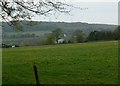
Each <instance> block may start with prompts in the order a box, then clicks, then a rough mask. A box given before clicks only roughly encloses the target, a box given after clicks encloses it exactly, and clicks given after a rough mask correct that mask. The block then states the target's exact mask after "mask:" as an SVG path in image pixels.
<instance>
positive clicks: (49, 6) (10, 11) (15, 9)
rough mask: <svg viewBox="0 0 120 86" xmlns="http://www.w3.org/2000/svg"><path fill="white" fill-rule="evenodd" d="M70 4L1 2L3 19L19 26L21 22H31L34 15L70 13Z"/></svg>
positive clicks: (35, 0)
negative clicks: (68, 7)
mask: <svg viewBox="0 0 120 86" xmlns="http://www.w3.org/2000/svg"><path fill="white" fill-rule="evenodd" d="M67 6H70V5H68V4H65V3H62V2H60V1H57V0H27V1H25V0H0V7H1V8H2V12H0V16H1V18H2V19H3V20H4V21H6V22H7V23H8V24H9V25H12V26H14V25H15V26H17V25H19V24H18V21H19V20H31V18H32V17H34V15H44V16H46V15H49V14H51V13H52V12H53V11H54V12H60V13H69V10H67V9H66V7H67Z"/></svg>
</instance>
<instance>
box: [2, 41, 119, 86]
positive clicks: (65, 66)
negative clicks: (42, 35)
mask: <svg viewBox="0 0 120 86" xmlns="http://www.w3.org/2000/svg"><path fill="white" fill-rule="evenodd" d="M2 54H3V58H2V59H3V62H2V63H3V65H2V66H3V70H2V71H3V75H2V78H3V84H34V83H35V77H34V72H33V65H34V64H35V65H36V66H37V68H38V75H39V79H40V83H41V84H117V83H118V42H117V41H109V42H93V43H80V44H67V45H64V44H62V45H47V46H31V47H18V48H8V49H3V52H2Z"/></svg>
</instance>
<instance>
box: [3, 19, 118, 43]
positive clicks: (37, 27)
mask: <svg viewBox="0 0 120 86" xmlns="http://www.w3.org/2000/svg"><path fill="white" fill-rule="evenodd" d="M21 22H22V23H23V25H22V26H23V28H22V29H23V31H16V30H15V29H13V28H12V27H11V26H9V25H8V24H7V23H6V22H3V23H2V25H3V28H2V33H3V41H8V40H14V36H13V35H21V34H32V35H36V36H39V37H41V38H42V37H43V36H44V35H45V34H47V33H50V32H51V31H52V30H54V29H56V28H61V29H62V30H63V32H64V33H65V34H67V35H71V34H72V33H73V32H74V31H75V30H78V29H79V30H83V31H84V32H85V33H86V34H89V33H90V32H91V31H94V30H99V31H100V30H111V31H113V30H115V29H116V28H117V26H116V25H107V24H88V23H82V22H71V23H68V22H41V21H33V22H32V23H29V22H28V21H21ZM26 23H29V25H26ZM12 37H13V38H12ZM21 39H24V36H21ZM17 40H18V39H17Z"/></svg>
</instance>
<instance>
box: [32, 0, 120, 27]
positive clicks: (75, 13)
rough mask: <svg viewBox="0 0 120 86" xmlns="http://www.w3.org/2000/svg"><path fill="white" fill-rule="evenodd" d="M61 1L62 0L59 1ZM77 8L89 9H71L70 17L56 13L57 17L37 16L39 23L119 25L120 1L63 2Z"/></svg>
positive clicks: (69, 0) (86, 0)
mask: <svg viewBox="0 0 120 86" xmlns="http://www.w3.org/2000/svg"><path fill="white" fill-rule="evenodd" d="M59 1H60V0H59ZM62 1H64V2H66V3H68V4H71V5H73V6H75V7H80V8H88V9H85V10H80V9H77V8H70V9H71V12H70V15H68V14H61V13H56V14H55V15H50V16H48V17H45V16H36V17H35V18H34V20H38V21H60V22H87V23H101V24H115V25H117V24H118V1H119V0H62ZM68 9H69V8H68Z"/></svg>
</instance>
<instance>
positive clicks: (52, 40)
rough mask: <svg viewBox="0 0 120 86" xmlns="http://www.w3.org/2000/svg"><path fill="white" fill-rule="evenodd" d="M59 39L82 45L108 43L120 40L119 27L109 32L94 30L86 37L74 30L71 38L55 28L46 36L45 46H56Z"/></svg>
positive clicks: (79, 31) (83, 33)
mask: <svg viewBox="0 0 120 86" xmlns="http://www.w3.org/2000/svg"><path fill="white" fill-rule="evenodd" d="M59 39H64V41H63V42H62V43H83V42H90V41H110V40H119V39H120V26H119V27H118V28H116V29H115V30H114V31H111V30H101V31H97V30H94V31H92V32H90V33H89V34H88V35H86V34H85V32H84V31H82V30H75V31H74V32H73V34H71V36H69V37H67V36H65V34H64V33H63V32H62V29H60V28H57V29H55V30H53V31H52V33H50V34H48V35H47V38H46V40H45V41H44V42H45V44H57V43H58V40H59Z"/></svg>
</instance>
